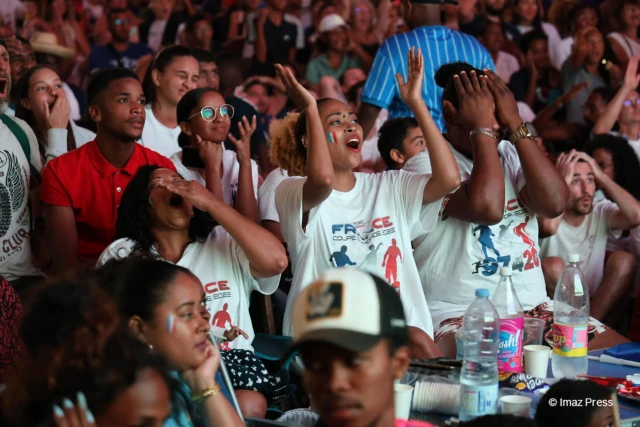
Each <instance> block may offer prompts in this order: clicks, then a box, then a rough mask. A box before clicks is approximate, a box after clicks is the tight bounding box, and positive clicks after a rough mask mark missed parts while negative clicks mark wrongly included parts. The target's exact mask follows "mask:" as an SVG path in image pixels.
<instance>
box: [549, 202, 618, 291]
mask: <svg viewBox="0 0 640 427" xmlns="http://www.w3.org/2000/svg"><path fill="white" fill-rule="evenodd" d="M617 211H618V205H616V204H615V203H613V202H610V201H609V200H606V199H605V200H601V201H599V202H597V203H595V204H594V206H593V211H592V212H591V213H590V214H589V215H586V216H585V218H584V221H582V224H580V225H579V226H577V227H574V226H572V225H570V224H569V223H568V222H566V221H562V222H561V223H560V226H559V227H558V232H557V233H556V234H554V235H553V236H551V237H547V238H546V239H542V241H541V242H540V249H541V250H542V257H543V258H546V257H550V256H554V257H560V258H562V259H563V260H565V262H566V260H567V254H570V253H576V254H579V255H580V262H579V265H580V269H581V270H582V273H583V274H584V281H585V282H586V283H587V286H589V292H590V293H591V295H592V296H593V294H594V292H595V291H596V290H597V289H598V287H599V286H600V282H602V276H603V275H604V257H605V255H606V252H607V240H608V239H609V237H613V238H616V239H618V238H620V237H621V236H622V230H613V229H611V227H609V221H610V219H611V215H613V214H614V213H616V212H617Z"/></svg>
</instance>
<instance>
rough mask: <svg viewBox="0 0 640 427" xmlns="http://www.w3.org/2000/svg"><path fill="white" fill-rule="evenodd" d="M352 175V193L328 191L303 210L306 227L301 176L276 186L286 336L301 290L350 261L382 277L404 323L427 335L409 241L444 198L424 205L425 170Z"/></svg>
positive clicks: (429, 224)
mask: <svg viewBox="0 0 640 427" xmlns="http://www.w3.org/2000/svg"><path fill="white" fill-rule="evenodd" d="M355 177H356V184H355V186H354V188H353V189H352V190H351V191H348V192H340V191H336V190H333V192H332V193H331V195H330V196H329V197H328V198H327V199H326V200H325V201H324V202H322V204H321V205H320V206H318V207H315V208H313V209H311V211H309V214H308V217H309V218H308V223H307V226H306V228H305V229H303V228H302V217H303V212H302V191H303V185H304V183H305V181H306V178H303V177H291V178H287V179H286V180H285V181H284V182H282V183H281V184H280V185H279V186H278V188H277V189H276V206H277V209H278V214H279V217H280V227H281V229H282V234H283V236H284V238H285V241H286V242H287V247H288V250H289V255H290V256H291V265H292V270H293V283H292V285H291V290H290V292H289V297H288V299H287V308H286V311H285V315H284V334H285V335H291V334H292V332H293V331H292V329H291V310H292V306H293V301H294V300H295V297H296V296H297V295H298V293H299V292H300V291H301V290H303V289H304V288H306V287H307V286H308V285H309V284H311V283H312V282H313V281H314V280H315V279H317V277H318V275H319V274H321V273H322V272H324V271H326V270H328V269H331V268H334V267H344V266H354V267H357V268H361V269H363V270H366V271H368V272H371V273H374V274H376V275H378V276H379V277H381V278H385V279H386V280H387V282H389V284H390V285H391V286H393V287H394V288H395V289H396V291H398V292H399V293H400V298H401V299H402V303H403V306H404V310H405V315H406V317H407V324H408V325H411V326H415V327H417V328H420V329H422V330H423V331H425V332H426V333H427V334H428V335H430V336H431V337H433V323H432V322H431V315H430V313H429V307H427V301H426V300H425V298H424V294H423V292H422V287H421V286H420V277H419V276H418V269H417V267H416V263H415V261H414V259H413V257H412V256H411V253H412V248H411V240H412V239H415V238H416V237H418V236H420V235H422V234H424V233H426V232H429V231H430V230H431V229H432V228H433V226H434V224H435V222H436V219H437V217H438V211H439V210H440V206H441V204H442V201H438V202H436V203H431V204H429V205H427V206H425V207H424V208H423V207H422V194H423V192H424V186H425V184H426V183H427V178H426V177H425V176H423V175H416V174H412V173H409V172H405V171H389V172H383V173H379V174H367V173H356V174H355ZM421 212H422V213H421Z"/></svg>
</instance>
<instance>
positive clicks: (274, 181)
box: [258, 168, 289, 222]
mask: <svg viewBox="0 0 640 427" xmlns="http://www.w3.org/2000/svg"><path fill="white" fill-rule="evenodd" d="M288 177H289V174H288V173H287V171H285V170H282V169H279V168H278V169H274V170H272V171H271V172H270V173H269V175H267V178H266V179H265V180H264V182H263V183H262V185H261V186H260V191H259V192H258V211H259V214H260V221H273V222H280V217H279V216H278V209H276V188H278V185H280V183H281V182H282V181H284V180H285V179H287V178H288Z"/></svg>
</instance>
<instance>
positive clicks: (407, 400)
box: [393, 384, 413, 420]
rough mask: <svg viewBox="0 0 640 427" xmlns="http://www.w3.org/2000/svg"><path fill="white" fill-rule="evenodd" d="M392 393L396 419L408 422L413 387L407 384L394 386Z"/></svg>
mask: <svg viewBox="0 0 640 427" xmlns="http://www.w3.org/2000/svg"><path fill="white" fill-rule="evenodd" d="M393 391H394V394H395V408H396V410H395V415H396V419H400V420H408V419H409V412H411V396H412V394H413V387H411V386H410V385H407V384H394V385H393Z"/></svg>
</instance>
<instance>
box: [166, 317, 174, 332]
mask: <svg viewBox="0 0 640 427" xmlns="http://www.w3.org/2000/svg"><path fill="white" fill-rule="evenodd" d="M175 329H176V316H174V315H173V314H170V315H168V316H167V332H168V333H172V332H173V331H175Z"/></svg>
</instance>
